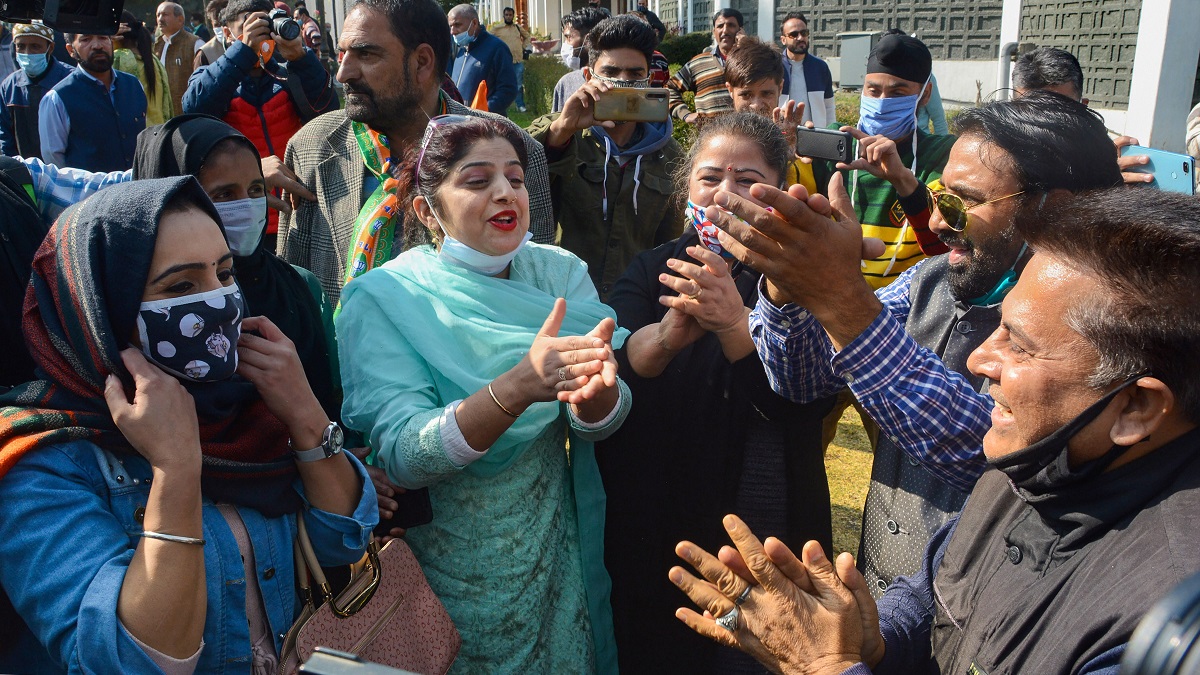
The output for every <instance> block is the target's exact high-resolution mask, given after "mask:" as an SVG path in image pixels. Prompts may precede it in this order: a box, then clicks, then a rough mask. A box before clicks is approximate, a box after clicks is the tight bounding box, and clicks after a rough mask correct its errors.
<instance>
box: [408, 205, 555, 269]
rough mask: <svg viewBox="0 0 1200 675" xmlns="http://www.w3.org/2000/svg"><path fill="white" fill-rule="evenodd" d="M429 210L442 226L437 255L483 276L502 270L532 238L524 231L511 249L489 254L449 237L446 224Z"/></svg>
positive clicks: (530, 234) (531, 235) (531, 234)
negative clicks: (518, 242)
mask: <svg viewBox="0 0 1200 675" xmlns="http://www.w3.org/2000/svg"><path fill="white" fill-rule="evenodd" d="M430 212H431V213H433V217H434V219H436V220H437V222H438V225H441V226H442V250H441V251H439V252H438V257H439V258H441V259H442V260H443V261H444V262H446V263H448V264H450V265H454V266H455V267H461V268H463V269H465V270H470V271H472V272H477V273H479V274H483V275H485V276H489V277H494V276H496V275H497V274H500V273H501V272H503V271H504V269H505V268H506V267H508V265H509V263H511V262H512V261H513V258H515V257H517V253H519V252H520V251H521V249H523V248H525V244H528V243H529V240H530V239H533V233H532V232H526V233H525V238H524V239H522V240H521V243H520V244H517V247H516V248H514V249H513V250H511V251H509V252H508V253H505V254H504V255H489V254H487V253H484V252H483V251H477V250H475V249H473V248H471V247H470V246H467V245H466V244H464V243H462V242H461V241H459V240H457V239H455V238H454V237H451V236H450V234H449V232H448V231H447V230H446V226H445V225H442V219H441V218H439V217H438V214H437V212H436V211H433V209H430Z"/></svg>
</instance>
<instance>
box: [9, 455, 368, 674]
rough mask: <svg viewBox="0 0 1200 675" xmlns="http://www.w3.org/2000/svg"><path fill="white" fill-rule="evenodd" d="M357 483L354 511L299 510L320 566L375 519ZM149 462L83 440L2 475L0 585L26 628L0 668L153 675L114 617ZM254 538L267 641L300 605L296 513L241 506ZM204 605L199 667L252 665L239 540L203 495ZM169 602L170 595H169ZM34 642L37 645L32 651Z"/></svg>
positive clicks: (352, 556) (344, 560) (355, 549)
mask: <svg viewBox="0 0 1200 675" xmlns="http://www.w3.org/2000/svg"><path fill="white" fill-rule="evenodd" d="M347 457H348V459H349V460H350V462H351V463H352V464H353V465H354V468H355V470H356V472H357V474H358V476H359V479H360V480H361V481H362V486H363V487H362V495H361V498H360V499H359V502H358V506H357V507H356V508H355V511H354V514H353V516H350V517H344V516H339V515H335V514H332V513H328V512H326V511H321V510H319V509H316V508H313V507H312V506H311V505H310V504H308V501H307V498H306V497H305V496H304V486H303V485H302V483H301V481H300V480H299V479H297V480H296V483H295V489H296V491H297V492H298V493H299V494H300V496H301V497H302V498H303V499H304V504H305V506H304V509H303V511H302V513H303V516H304V518H305V524H306V525H307V526H308V532H309V537H310V538H311V539H312V542H313V547H314V548H315V549H316V552H317V558H318V559H319V560H320V562H321V564H322V565H325V566H336V565H344V564H349V563H351V562H354V561H357V560H358V559H359V558H360V557H361V556H362V553H363V551H364V550H365V548H366V545H367V543H368V541H369V540H370V537H371V530H372V529H373V528H374V526H375V524H376V523H377V521H378V508H377V505H376V498H375V488H374V487H373V486H372V484H371V481H370V480H369V479H368V478H367V475H366V472H365V470H364V469H363V467H362V465H361V464H360V463H359V462H358V460H356V459H355V458H354V457H351V456H349V455H347ZM150 479H151V470H150V464H149V463H148V462H147V461H146V460H145V459H143V458H142V457H140V456H137V455H129V456H122V457H120V458H118V457H116V456H114V455H113V454H111V453H109V452H107V451H105V450H102V449H100V448H99V447H97V446H96V445H94V444H92V443H90V442H87V441H74V442H71V443H66V444H62V445H57V446H54V447H50V448H46V449H42V450H37V451H34V452H32V453H30V454H29V455H27V456H25V457H24V458H22V459H21V461H20V462H18V463H17V465H16V466H15V467H13V469H12V470H11V471H9V472H8V474H7V475H6V476H5V477H4V478H3V479H0V560H2V561H3V564H0V585H2V586H3V589H4V592H5V593H6V594H7V595H8V597H9V599H10V600H11V601H12V604H13V606H14V607H15V608H16V610H17V613H18V614H20V615H21V617H22V618H23V619H24V620H25V622H26V623H27V624H28V626H29V629H30V630H31V631H32V636H31V635H28V634H26V635H24V636H22V638H21V639H20V642H21V644H20V646H19V647H18V649H16V650H14V653H13V654H12V655H10V658H19V659H20V661H19V662H15V663H12V662H3V661H4V659H0V671H2V672H39V673H40V672H72V673H76V672H95V673H157V672H160V670H159V668H158V667H157V666H156V665H155V664H154V662H153V661H151V660H150V657H149V656H147V655H146V653H145V652H144V651H143V650H142V649H141V648H140V647H139V646H138V645H137V644H136V643H135V642H134V640H133V639H132V637H131V636H130V634H129V633H128V632H127V631H126V630H125V628H124V627H123V626H122V625H121V622H120V621H119V620H118V618H117V599H118V597H119V596H120V593H121V584H122V583H123V582H124V579H125V572H126V570H127V569H128V566H129V563H130V560H132V558H133V553H134V548H135V547H136V546H137V543H138V540H139V534H140V533H141V531H142V525H141V522H140V520H141V517H142V515H143V514H144V511H145V505H146V500H147V498H148V496H149V493H150ZM238 513H239V514H240V515H241V517H242V520H243V521H244V522H245V525H246V530H247V532H248V533H249V535H250V540H251V541H252V542H253V545H254V558H255V565H256V568H257V573H258V584H259V588H260V590H261V593H262V599H263V605H264V606H265V608H266V614H267V619H268V620H269V622H270V626H271V632H272V634H273V635H274V637H275V648H276V650H278V649H279V648H280V647H281V644H282V634H283V633H286V632H287V630H288V629H289V628H290V627H291V625H292V622H293V621H294V620H295V618H296V616H297V613H298V612H299V610H300V608H301V604H300V602H301V601H300V599H299V596H298V594H297V592H296V580H295V572H294V570H293V567H292V542H293V540H294V538H295V536H296V520H295V517H294V516H283V517H279V518H266V517H264V516H263V515H262V514H261V513H259V512H258V511H255V510H253V509H249V508H239V509H238ZM203 519H204V535H203V536H204V538H205V539H206V540H207V542H208V543H207V545H206V546H205V549H204V568H205V582H206V585H207V589H208V605H207V613H206V616H205V622H204V649H203V652H202V653H201V655H200V661H199V664H198V665H197V668H196V672H198V673H235V672H237V673H246V672H249V671H250V665H251V652H250V635H249V632H250V631H249V625H248V623H247V618H246V610H245V607H246V580H245V574H244V569H243V565H242V558H241V555H240V553H239V552H238V548H237V542H236V541H235V540H234V536H233V533H232V532H231V531H230V529H229V526H228V525H227V524H226V521H225V519H224V517H222V515H221V514H220V512H219V511H218V510H217V508H216V506H215V505H214V504H213V502H212V501H211V500H209V499H207V498H205V499H204V504H203ZM168 600H169V599H168ZM38 643H40V645H41V647H42V648H44V649H38V648H37V644H38Z"/></svg>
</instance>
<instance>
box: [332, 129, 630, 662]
mask: <svg viewBox="0 0 1200 675" xmlns="http://www.w3.org/2000/svg"><path fill="white" fill-rule="evenodd" d="M419 157H420V160H419V161H417V162H412V163H415V164H416V165H417V166H416V167H415V168H414V169H411V170H409V173H408V175H407V176H403V177H400V180H399V186H398V187H397V188H396V189H397V194H401V195H406V196H405V197H404V198H402V200H401V202H400V203H402V204H405V205H407V204H409V203H411V204H412V213H410V214H409V217H408V222H407V223H406V224H405V232H404V237H403V238H404V240H405V241H406V243H408V244H409V245H410V248H409V250H407V251H405V252H404V253H403V254H401V255H400V256H399V257H397V258H396V259H395V260H393V261H391V262H389V263H387V264H384V265H383V266H381V267H379V268H377V269H374V270H371V271H370V273H368V274H364V275H362V276H361V278H358V279H355V280H354V281H352V282H351V283H350V284H348V285H347V286H346V288H345V290H344V291H343V293H342V307H341V312H340V316H339V318H338V322H337V330H338V336H339V351H340V354H341V360H342V364H343V367H342V382H343V388H344V392H345V394H344V395H345V399H344V404H343V418H344V420H345V421H346V423H347V425H348V426H350V427H351V428H353V429H356V430H358V431H361V432H363V433H364V434H366V436H367V438H368V439H369V440H370V444H371V447H372V448H374V450H375V453H376V457H375V463H376V465H377V466H379V467H382V468H383V469H384V470H385V471H386V472H387V474H388V476H389V478H390V479H391V480H392V481H393V482H395V483H396V484H398V485H401V486H403V487H406V488H419V487H426V486H428V487H429V495H430V501H431V503H432V506H433V514H434V515H433V521H432V522H431V523H430V524H428V525H422V526H420V527H415V528H412V529H410V530H409V531H408V533H407V535H406V537H405V540H406V541H407V542H408V544H409V545H410V546H411V547H412V549H413V551H414V552H415V554H416V555H417V558H418V559H419V560H420V562H421V565H422V568H423V570H424V571H425V574H426V576H427V577H428V579H429V583H430V585H431V586H432V587H433V590H434V592H436V593H437V594H438V597H439V598H441V600H442V602H443V603H444V604H445V605H446V609H447V610H448V611H449V613H450V616H451V618H453V619H454V623H455V625H456V626H457V627H458V630H459V632H460V633H461V634H462V637H463V646H462V651H461V652H460V654H459V657H458V659H457V661H456V662H455V665H454V668H453V672H459V673H522V674H524V673H587V672H604V673H608V672H615V670H616V652H615V644H614V642H613V635H612V616H611V610H610V608H609V604H608V594H609V586H610V582H609V579H608V575H607V573H606V572H605V570H604V567H603V559H604V555H603V550H602V545H603V529H604V520H603V519H604V491H603V487H602V486H601V484H600V478H599V472H598V470H597V468H596V461H595V456H594V454H593V450H592V441H594V440H599V439H603V438H605V437H607V436H608V435H609V434H611V433H612V432H614V431H615V430H616V429H617V428H618V427H619V426H620V424H621V422H622V421H624V419H625V416H626V414H627V413H628V410H629V405H630V394H629V390H628V388H627V387H626V386H625V384H624V383H622V382H621V381H620V379H619V378H617V376H616V362H615V360H614V359H613V354H612V348H613V345H614V344H615V345H617V346H619V345H620V344H621V343H622V342H623V341H624V339H625V337H626V335H627V333H626V331H623V330H620V329H617V328H616V324H615V322H614V316H613V312H612V310H611V309H609V308H608V307H607V306H605V305H603V304H602V303H600V301H599V299H598V297H597V295H596V291H595V288H594V287H593V286H592V283H591V281H590V278H589V277H588V274H587V268H586V266H585V265H584V264H583V262H582V261H580V260H579V259H578V258H576V257H575V256H574V255H572V254H570V253H568V252H567V251H564V250H562V249H560V248H557V247H553V246H539V245H537V244H531V243H527V242H528V236H527V231H528V223H529V208H528V193H527V192H526V191H525V188H524V181H523V175H524V174H523V166H524V162H525V156H524V144H523V142H522V140H521V137H520V136H519V135H518V134H517V133H516V131H515V130H513V129H512V128H511V127H509V126H507V125H504V123H502V122H495V121H488V120H482V119H479V118H457V119H452V120H451V119H446V118H435V119H434V121H433V122H432V123H431V124H430V126H429V130H428V131H427V132H426V138H425V140H424V141H423V143H422V152H421V154H420V156H419ZM414 159H416V158H414ZM410 165H411V164H410ZM413 173H415V174H416V180H415V181H412V176H413ZM409 183H414V184H413V185H411V186H410V185H409ZM360 220H363V219H361V218H360ZM366 220H367V221H368V222H369V221H370V220H372V219H370V218H368V219H366ZM365 229H366V228H364V230H365ZM385 229H386V228H385ZM429 235H432V238H433V244H432V245H430V244H427V243H425V244H422V243H420V242H421V241H422V239H423V238H425V240H426V241H427V237H429ZM391 236H392V234H391V233H389V232H386V231H383V232H380V233H378V235H377V234H376V233H374V232H365V231H364V232H363V233H361V234H360V237H359V243H358V244H356V247H355V248H356V249H358V250H360V251H365V252H366V253H368V254H369V253H370V252H371V250H372V248H371V247H372V245H373V244H374V242H375V241H378V237H383V238H390V237H391ZM413 244H418V245H415V246H414V245H413ZM368 257H369V256H368ZM368 267H369V266H368ZM559 298H563V299H565V303H564V302H563V300H559ZM568 336H571V337H568Z"/></svg>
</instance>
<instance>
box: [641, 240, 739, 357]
mask: <svg viewBox="0 0 1200 675" xmlns="http://www.w3.org/2000/svg"><path fill="white" fill-rule="evenodd" d="M687 253H688V255H690V256H692V257H693V258H695V259H696V260H697V261H698V262H699V263H700V264H699V265H697V264H694V263H690V262H687V261H685V260H676V259H675V258H671V259H670V260H668V261H667V267H670V268H671V270H672V271H674V272H677V273H678V274H680V275H681V276H672V275H670V274H660V275H658V280H659V281H660V282H662V284H663V285H664V286H666V287H667V288H670V289H671V290H673V291H676V292H677V293H679V295H675V296H670V295H664V296H662V297H660V298H659V299H658V302H659V303H660V304H662V305H664V306H666V307H669V308H671V309H674V310H677V311H679V312H683V313H684V314H687V315H689V316H691V317H693V318H694V319H695V320H696V323H697V324H698V325H699V327H700V328H702V329H704V330H706V331H710V332H713V333H716V334H718V335H720V334H723V333H726V332H730V331H735V330H739V329H741V328H742V327H744V326H745V320H746V307H745V304H744V303H743V302H742V296H741V294H739V293H738V290H737V286H736V285H735V284H734V282H733V278H732V277H731V276H730V275H729V264H728V263H727V262H725V259H724V258H722V257H721V256H719V255H717V254H716V253H713V252H712V251H710V250H708V249H707V248H705V247H703V246H689V247H688V249H687Z"/></svg>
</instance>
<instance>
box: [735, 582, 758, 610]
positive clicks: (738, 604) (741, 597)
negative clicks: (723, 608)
mask: <svg viewBox="0 0 1200 675" xmlns="http://www.w3.org/2000/svg"><path fill="white" fill-rule="evenodd" d="M751 588H754V587H753V586H747V587H746V590H744V591H742V592H741V594H740V595H738V596H737V599H736V600H734V601H733V606H734V607H741V606H742V603H744V602H746V598H748V597H750V589H751Z"/></svg>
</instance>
